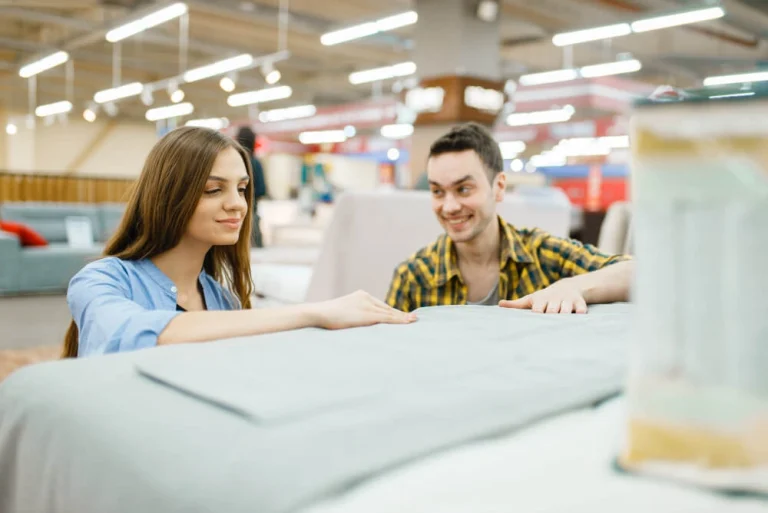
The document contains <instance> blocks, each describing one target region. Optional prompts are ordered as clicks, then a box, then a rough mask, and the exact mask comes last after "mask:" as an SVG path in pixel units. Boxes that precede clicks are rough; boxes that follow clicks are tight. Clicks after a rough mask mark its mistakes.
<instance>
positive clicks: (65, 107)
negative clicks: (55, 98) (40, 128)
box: [35, 101, 72, 118]
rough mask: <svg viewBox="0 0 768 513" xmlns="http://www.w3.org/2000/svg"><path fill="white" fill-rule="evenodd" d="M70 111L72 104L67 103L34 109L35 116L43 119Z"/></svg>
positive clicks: (51, 104) (50, 104)
mask: <svg viewBox="0 0 768 513" xmlns="http://www.w3.org/2000/svg"><path fill="white" fill-rule="evenodd" d="M71 110H72V103H70V102H68V101H62V102H56V103H49V104H47V105H40V106H38V107H37V108H36V109H35V116H37V117H40V118H44V117H46V116H51V115H53V114H63V113H65V112H69V111H71Z"/></svg>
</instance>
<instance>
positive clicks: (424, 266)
mask: <svg viewBox="0 0 768 513" xmlns="http://www.w3.org/2000/svg"><path fill="white" fill-rule="evenodd" d="M502 167H503V160H502V158H501V153H500V151H499V145H498V143H497V142H496V141H495V140H494V139H493V136H492V135H491V134H490V133H489V132H488V131H487V130H486V129H485V128H483V127H482V126H480V125H478V124H475V123H469V124H465V125H462V126H459V127H455V128H454V129H452V130H451V131H450V132H449V133H447V134H446V135H444V136H443V137H441V138H440V139H438V140H437V141H436V142H435V143H434V144H433V145H432V147H431V148H430V153H429V159H428V161H427V175H428V178H429V184H430V190H431V191H432V210H434V212H435V215H437V220H438V221H439V222H440V224H441V225H442V226H443V228H444V229H445V234H443V235H441V236H440V237H439V238H438V239H437V241H436V242H435V243H433V244H432V245H430V246H427V247H425V248H423V249H421V250H420V251H418V252H417V253H416V254H414V255H413V256H412V257H411V258H410V259H408V260H406V261H405V262H403V263H402V264H401V265H400V266H399V267H398V268H397V269H396V270H395V273H394V277H393V280H392V284H391V286H390V290H389V293H388V294H387V303H389V304H390V305H391V306H393V307H394V308H397V309H400V310H403V311H406V312H409V311H412V310H415V309H416V308H419V307H423V306H437V305H463V304H481V305H499V306H502V307H505V308H528V309H532V310H534V311H536V312H546V313H572V312H576V313H586V311H587V305H588V304H594V303H610V302H615V301H628V300H629V287H630V283H631V277H632V271H633V265H634V264H633V262H632V261H630V259H629V257H627V256H623V255H617V256H610V255H606V254H603V253H601V252H599V251H598V250H597V249H596V248H595V247H593V246H590V245H583V244H582V243H580V242H578V241H576V240H571V239H563V238H560V237H554V236H552V235H549V234H548V233H545V232H543V231H541V230H538V229H535V228H534V229H518V228H515V227H513V226H512V225H510V224H508V223H507V222H506V221H504V219H502V218H501V217H500V216H498V215H497V214H496V203H498V202H500V201H502V199H503V198H504V190H505V187H506V177H505V176H504V174H503V173H502Z"/></svg>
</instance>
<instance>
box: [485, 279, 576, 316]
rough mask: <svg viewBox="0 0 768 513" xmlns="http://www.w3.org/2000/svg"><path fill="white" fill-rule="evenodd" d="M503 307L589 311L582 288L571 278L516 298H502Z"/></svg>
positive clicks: (541, 310)
mask: <svg viewBox="0 0 768 513" xmlns="http://www.w3.org/2000/svg"><path fill="white" fill-rule="evenodd" d="M499 306H500V307H502V308H520V309H524V310H527V309H530V310H533V311H534V312H539V313H563V314H569V313H574V312H575V313H587V301H586V300H585V299H584V295H583V294H582V291H581V288H580V287H579V286H578V285H577V284H576V283H574V282H573V280H571V279H570V278H566V279H564V280H560V281H558V282H555V283H553V284H552V285H550V286H549V287H547V288H546V289H543V290H539V291H537V292H534V293H533V294H528V295H527V296H524V297H521V298H520V299H515V300H507V299H504V300H501V301H499Z"/></svg>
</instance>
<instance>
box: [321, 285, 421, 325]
mask: <svg viewBox="0 0 768 513" xmlns="http://www.w3.org/2000/svg"><path fill="white" fill-rule="evenodd" d="M308 306H309V307H310V308H311V311H312V314H313V318H314V321H315V322H314V323H313V324H314V325H316V326H317V327H318V328H325V329H330V330H337V329H342V328H354V327H357V326H371V325H373V324H379V323H386V324H409V323H411V322H414V321H415V320H416V315H415V314H413V313H405V312H401V311H400V310H395V309H394V308H392V307H391V306H389V305H388V304H386V303H385V302H384V301H381V300H379V299H376V298H375V297H373V296H371V295H370V294H368V293H367V292H364V291H362V290H358V291H357V292H353V293H352V294H348V295H346V296H342V297H339V298H336V299H331V300H329V301H322V302H320V303H314V304H312V305H308Z"/></svg>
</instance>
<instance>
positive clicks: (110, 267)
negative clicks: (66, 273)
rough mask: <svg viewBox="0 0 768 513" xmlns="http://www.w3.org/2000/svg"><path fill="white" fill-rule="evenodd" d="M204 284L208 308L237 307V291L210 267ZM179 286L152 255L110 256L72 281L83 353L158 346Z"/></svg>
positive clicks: (70, 298)
mask: <svg viewBox="0 0 768 513" xmlns="http://www.w3.org/2000/svg"><path fill="white" fill-rule="evenodd" d="M199 281H200V284H201V286H202V289H203V295H204V297H205V305H206V308H207V309H208V310H235V309H239V308H240V304H239V302H238V301H237V299H236V298H235V296H234V295H233V294H232V293H230V292H229V291H226V290H224V288H223V287H222V286H221V285H220V284H219V283H218V282H217V281H216V280H214V279H213V277H211V276H210V275H209V274H207V273H206V272H201V273H200V278H199ZM176 292H177V291H176V286H175V285H174V284H173V282H172V281H171V279H170V278H168V277H167V276H166V275H165V274H163V272H162V271H161V270H160V269H158V268H157V266H155V264H153V263H152V261H151V260H149V259H143V260H122V259H120V258H116V257H106V258H102V259H100V260H97V261H96V262H91V263H90V264H88V265H86V266H85V267H83V269H81V270H80V272H78V273H77V274H76V275H75V276H74V277H73V278H72V280H71V281H70V282H69V289H68V290H67V303H68V304H69V311H70V312H72V318H73V319H74V320H75V324H77V328H78V330H79V333H80V340H79V348H78V356H81V357H82V356H91V355H97V354H106V353H118V352H123V351H134V350H136V349H144V348H147V347H154V346H155V345H157V337H158V336H159V335H160V333H162V331H163V330H164V329H165V327H166V326H167V325H168V323H169V322H171V319H173V318H174V317H176V316H177V315H179V314H181V313H182V312H179V311H176Z"/></svg>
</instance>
